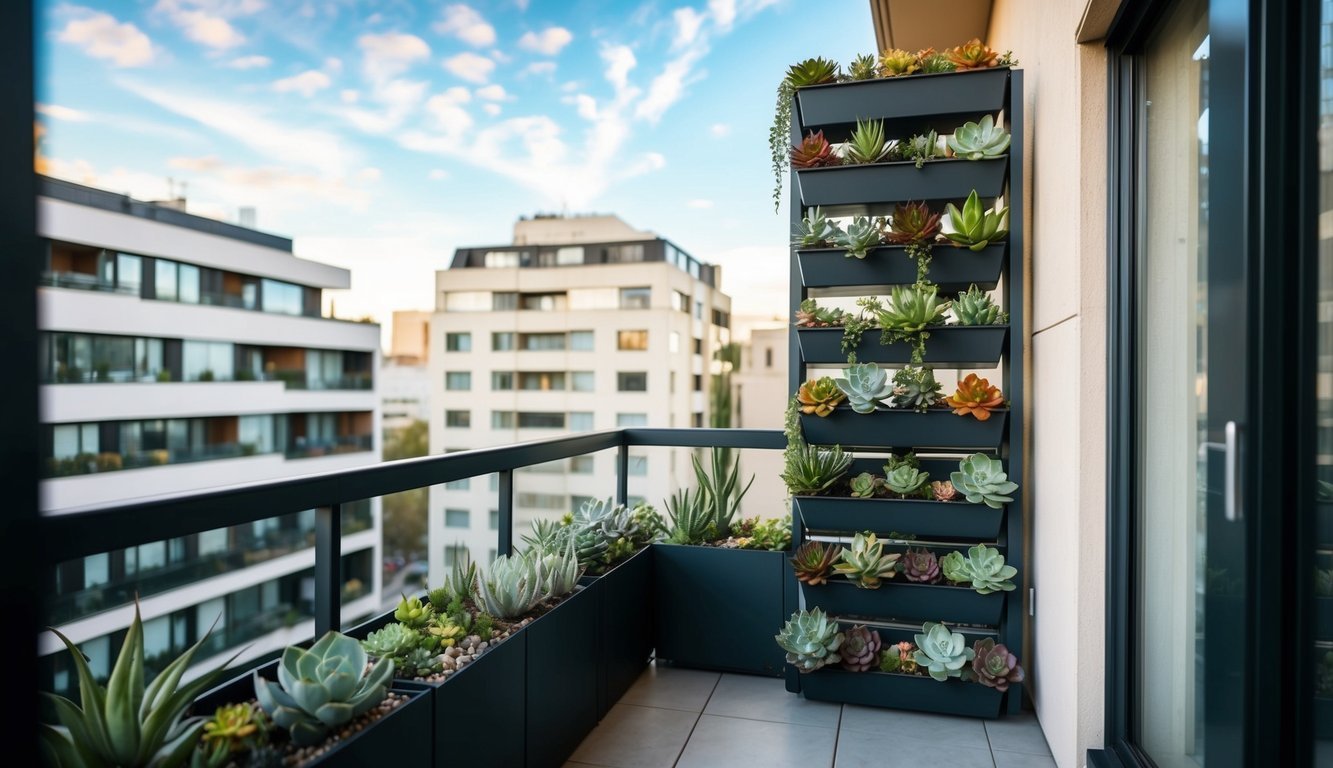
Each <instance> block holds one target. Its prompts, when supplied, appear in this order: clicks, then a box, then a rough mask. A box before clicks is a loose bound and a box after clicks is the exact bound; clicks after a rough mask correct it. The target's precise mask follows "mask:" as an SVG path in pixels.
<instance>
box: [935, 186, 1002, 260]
mask: <svg viewBox="0 0 1333 768" xmlns="http://www.w3.org/2000/svg"><path fill="white" fill-rule="evenodd" d="M945 209H946V211H947V212H948V214H949V226H950V228H951V229H952V231H950V232H945V233H943V234H944V237H945V238H947V239H949V240H951V241H953V243H954V244H955V245H959V246H963V247H965V248H968V249H970V250H973V251H980V250H982V249H983V248H985V247H986V246H988V245H990V244H991V243H993V242H996V241H999V240H1003V239H1004V237H1005V235H1008V234H1009V231H1008V230H1006V229H1001V228H1000V224H1002V223H1003V222H1004V217H1005V214H1007V213H1008V212H1009V209H1008V208H1000V209H999V210H983V209H982V207H981V199H980V198H979V197H977V191H976V190H975V189H974V190H972V193H971V194H969V195H968V196H967V200H966V201H964V202H963V208H962V210H961V211H960V210H959V209H958V207H957V206H956V205H954V204H953V203H949V204H948V205H946V206H945Z"/></svg>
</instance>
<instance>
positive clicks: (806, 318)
mask: <svg viewBox="0 0 1333 768" xmlns="http://www.w3.org/2000/svg"><path fill="white" fill-rule="evenodd" d="M846 320H847V314H846V313H845V312H843V311H842V310H841V309H825V308H824V307H821V306H819V304H817V303H816V302H815V300H814V299H806V300H804V301H802V302H801V304H800V308H799V309H797V310H796V327H798V328H829V327H832V326H837V325H842V324H843V323H844V322H846Z"/></svg>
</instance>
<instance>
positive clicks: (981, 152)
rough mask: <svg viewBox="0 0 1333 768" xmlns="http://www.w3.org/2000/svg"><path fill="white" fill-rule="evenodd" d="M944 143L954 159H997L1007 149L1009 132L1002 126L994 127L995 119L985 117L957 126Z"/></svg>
mask: <svg viewBox="0 0 1333 768" xmlns="http://www.w3.org/2000/svg"><path fill="white" fill-rule="evenodd" d="M946 143H947V144H948V145H949V149H952V150H953V153H954V156H955V157H961V158H963V159H966V160H980V159H982V158H984V157H999V156H1000V155H1003V154H1004V151H1005V150H1006V149H1008V148H1009V132H1008V131H1006V130H1005V129H1004V126H1001V125H996V124H995V118H993V117H991V116H990V115H986V116H984V117H982V118H981V120H980V122H976V123H973V122H966V123H963V124H962V125H960V126H958V129H957V130H956V131H954V134H953V135H952V136H950V137H949V138H948V140H947V141H946Z"/></svg>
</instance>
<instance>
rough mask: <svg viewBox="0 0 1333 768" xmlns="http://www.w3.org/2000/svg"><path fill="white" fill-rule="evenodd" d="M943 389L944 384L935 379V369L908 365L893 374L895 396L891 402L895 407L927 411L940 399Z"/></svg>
mask: <svg viewBox="0 0 1333 768" xmlns="http://www.w3.org/2000/svg"><path fill="white" fill-rule="evenodd" d="M943 389H944V387H943V385H941V384H940V383H939V382H938V381H936V380H935V372H934V371H933V370H931V369H929V368H924V367H921V366H915V365H908V366H904V367H903V368H902V369H901V370H899V371H898V372H897V373H895V374H894V375H893V396H892V397H891V398H890V402H891V403H892V404H893V406H894V407H895V408H910V409H912V410H914V411H925V410H926V409H928V408H930V407H931V406H933V405H935V404H936V403H938V402H939V401H940V396H941V395H942V394H943Z"/></svg>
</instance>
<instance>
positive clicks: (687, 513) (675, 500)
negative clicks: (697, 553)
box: [666, 488, 713, 544]
mask: <svg viewBox="0 0 1333 768" xmlns="http://www.w3.org/2000/svg"><path fill="white" fill-rule="evenodd" d="M666 508H667V517H668V518H669V519H670V521H671V522H670V524H669V525H668V526H667V539H666V540H667V541H668V542H670V543H671V544H702V543H703V542H704V541H705V540H707V539H708V538H709V537H710V533H709V532H710V530H711V526H712V522H713V519H712V517H711V516H710V515H709V510H708V504H707V500H706V499H705V498H704V495H703V493H702V492H701V493H694V492H693V491H691V490H690V489H688V488H683V489H680V490H678V491H676V493H675V495H674V496H672V497H671V498H669V499H667V500H666Z"/></svg>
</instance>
